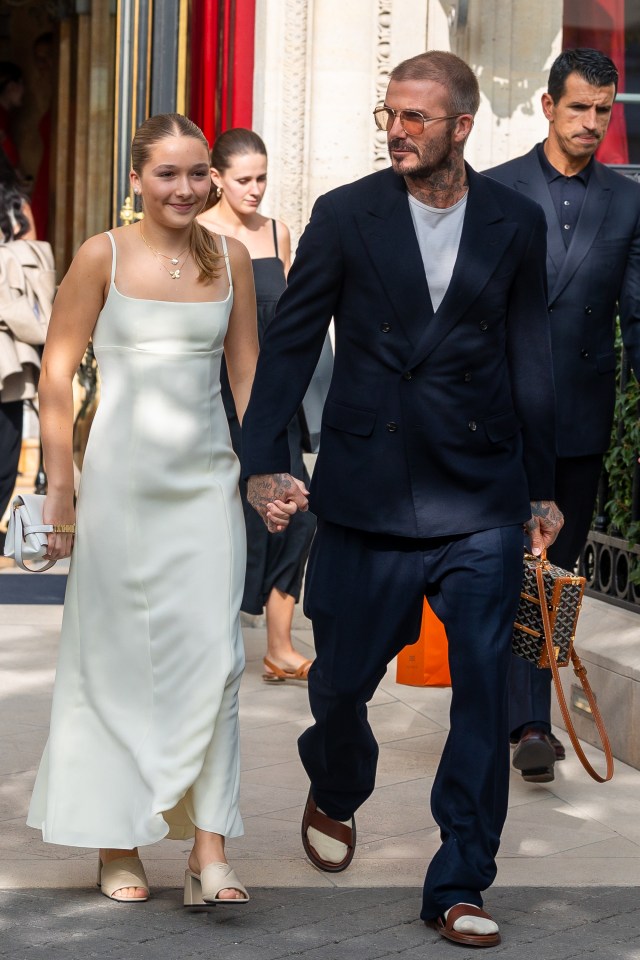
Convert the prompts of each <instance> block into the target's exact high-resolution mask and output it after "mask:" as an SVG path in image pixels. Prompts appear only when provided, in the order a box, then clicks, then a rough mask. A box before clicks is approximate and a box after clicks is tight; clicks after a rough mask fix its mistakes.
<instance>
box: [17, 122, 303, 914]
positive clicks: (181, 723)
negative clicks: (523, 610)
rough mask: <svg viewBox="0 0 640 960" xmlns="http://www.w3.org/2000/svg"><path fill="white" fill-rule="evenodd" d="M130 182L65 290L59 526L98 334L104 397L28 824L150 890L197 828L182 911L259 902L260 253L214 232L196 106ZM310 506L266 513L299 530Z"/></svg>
mask: <svg viewBox="0 0 640 960" xmlns="http://www.w3.org/2000/svg"><path fill="white" fill-rule="evenodd" d="M131 182H132V184H133V189H134V192H135V193H136V194H138V195H139V196H140V197H141V199H142V204H143V209H144V214H145V216H144V220H143V221H141V222H140V223H138V224H136V225H134V226H130V227H120V228H118V229H115V230H113V231H110V232H109V233H106V234H100V235H98V236H95V237H91V239H89V240H87V241H86V243H85V244H84V245H83V246H82V247H81V249H80V250H79V252H78V254H77V256H76V258H75V260H74V261H73V263H72V265H71V267H70V269H69V272H68V273H67V275H66V277H65V279H64V280H63V282H62V284H61V286H60V290H59V293H58V296H57V298H56V301H55V305H54V311H53V316H52V318H51V325H50V328H49V336H48V339H47V344H46V347H45V352H44V356H43V361H42V376H41V379H40V419H41V425H42V440H43V445H44V452H45V460H46V468H47V473H48V484H49V486H48V495H47V499H46V503H45V522H50V523H55V524H69V525H72V524H73V523H75V522H76V511H75V510H74V502H73V501H74V498H73V461H72V428H73V399H72V390H71V384H72V379H73V376H74V373H75V371H76V369H77V367H78V364H79V363H80V360H81V358H82V356H83V354H84V351H85V349H86V346H87V342H88V340H89V338H92V339H93V345H94V350H95V354H96V357H97V360H98V364H99V368H100V375H101V399H100V405H99V408H98V412H97V414H96V417H95V420H94V422H93V426H92V429H91V435H90V438H89V442H88V445H87V450H86V453H85V458H84V463H83V471H82V481H81V489H80V493H79V497H78V504H77V527H76V534H75V538H74V536H73V535H72V534H71V533H62V534H61V533H58V534H51V535H50V536H49V547H48V554H49V556H50V557H51V558H52V559H58V558H60V557H65V556H69V555H70V554H71V550H72V547H73V554H72V560H71V568H70V573H69V581H68V586H67V593H66V598H65V607H64V617H63V625H62V634H61V638H60V654H59V662H58V671H57V675H56V683H55V689H54V697H53V707H52V716H51V731H50V737H49V742H48V744H47V748H46V749H45V753H44V756H43V759H42V762H41V765H40V769H39V772H38V777H37V781H36V785H35V789H34V793H33V798H32V801H31V807H30V811H29V818H28V823H29V824H30V825H31V826H34V827H38V828H40V829H41V830H42V834H43V838H44V840H45V841H48V842H51V843H61V844H66V845H71V846H82V847H97V848H99V872H98V883H99V885H100V886H101V889H102V892H103V893H104V894H106V895H107V896H109V897H111V898H112V899H114V900H119V901H127V902H132V901H136V902H139V901H141V900H146V899H147V898H148V896H149V884H148V882H147V879H146V876H145V873H144V868H143V866H142V863H141V861H140V859H139V857H138V849H137V848H138V846H141V845H144V844H149V843H153V842H155V841H157V840H160V839H162V838H163V837H167V836H168V837H173V838H177V839H182V840H184V839H187V838H191V837H194V838H195V839H194V845H193V850H192V852H191V854H190V856H189V861H188V864H187V870H186V873H185V903H186V904H194V903H203V902H206V903H214V902H218V903H220V902H224V903H233V904H238V903H246V902H247V900H248V894H247V892H246V890H245V888H244V887H243V885H242V884H241V882H240V881H239V880H238V878H237V876H236V875H235V873H234V872H233V870H232V869H231V867H229V866H228V864H227V861H226V857H225V853H224V841H225V837H235V836H239V835H240V834H241V833H242V821H241V818H240V814H239V811H238V789H239V750H238V688H239V684H240V678H241V674H242V670H243V666H244V652H243V645H242V635H241V632H240V627H239V610H240V601H241V597H242V590H243V583H244V572H245V533H244V524H243V515H242V506H241V503H240V498H239V495H238V487H237V485H238V474H239V467H238V462H237V459H236V457H235V454H234V453H233V450H232V447H231V443H230V439H229V430H228V426H227V419H226V416H225V413H224V409H223V406H222V402H221V399H220V376H219V373H220V361H221V358H222V354H223V351H224V355H225V358H226V363H227V367H228V371H229V380H230V384H231V388H232V391H233V395H234V399H235V404H236V408H237V410H238V413H239V416H242V414H243V413H244V410H245V408H246V406H247V402H248V399H249V393H250V389H251V384H252V380H253V373H254V368H255V362H256V357H257V350H258V346H257V333H256V305H255V294H254V285H253V276H252V270H251V260H250V258H249V255H248V253H247V251H246V249H245V248H244V246H243V245H242V244H241V243H240V242H238V241H237V240H235V239H233V238H229V239H228V240H225V238H224V237H221V236H219V235H216V234H211V233H209V231H207V230H206V229H204V228H203V227H201V226H200V225H199V224H198V223H197V221H196V216H197V214H198V213H200V211H201V210H202V209H203V207H204V205H205V203H206V200H207V195H208V193H209V188H210V177H209V153H208V144H207V141H206V139H205V137H204V135H203V134H202V132H201V131H200V130H199V129H198V127H196V126H195V124H193V123H192V122H191V121H190V120H188V119H187V118H186V117H183V116H181V115H179V114H164V115H160V116H156V117H152V118H150V119H149V120H147V121H145V122H144V123H143V124H142V125H141V127H140V128H139V129H138V131H137V132H136V135H135V137H134V140H133V144H132V171H131ZM294 510H295V507H293V506H289V505H285V504H282V503H275V504H272V505H271V506H270V521H269V522H270V525H271V526H273V527H276V528H279V529H284V527H286V525H287V523H288V519H289V515H290V514H291V513H292V512H293V511H294Z"/></svg>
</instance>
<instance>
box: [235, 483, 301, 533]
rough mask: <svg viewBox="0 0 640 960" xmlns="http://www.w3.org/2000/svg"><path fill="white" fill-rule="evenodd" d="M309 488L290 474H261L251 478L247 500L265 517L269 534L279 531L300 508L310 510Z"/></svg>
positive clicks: (283, 528)
mask: <svg viewBox="0 0 640 960" xmlns="http://www.w3.org/2000/svg"><path fill="white" fill-rule="evenodd" d="M308 493H309V491H308V490H307V488H306V487H305V485H304V483H302V481H301V480H296V479H295V477H292V476H291V474H289V473H262V474H258V475H256V476H253V477H249V480H248V482H247V500H248V501H249V503H250V504H251V506H252V507H253V509H254V510H257V512H258V513H259V514H260V516H261V517H262V519H263V520H264V522H265V524H266V526H267V530H268V531H269V533H280V532H281V531H283V530H286V528H287V527H288V525H289V520H290V519H291V517H292V516H293V515H294V513H296V511H297V510H300V511H302V512H303V513H304V511H305V510H308V509H309V501H308V500H307V495H308Z"/></svg>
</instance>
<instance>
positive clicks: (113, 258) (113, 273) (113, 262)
mask: <svg viewBox="0 0 640 960" xmlns="http://www.w3.org/2000/svg"><path fill="white" fill-rule="evenodd" d="M105 233H106V235H107V236H108V237H109V240H111V250H112V256H111V283H112V285H113V284H114V283H115V279H116V242H115V240H114V239H113V234H112V233H111V231H110V230H105Z"/></svg>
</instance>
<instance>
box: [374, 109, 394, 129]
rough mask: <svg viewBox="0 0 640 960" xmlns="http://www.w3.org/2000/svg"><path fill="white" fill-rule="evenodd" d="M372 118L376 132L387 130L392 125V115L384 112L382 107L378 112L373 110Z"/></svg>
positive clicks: (386, 111)
mask: <svg viewBox="0 0 640 960" xmlns="http://www.w3.org/2000/svg"><path fill="white" fill-rule="evenodd" d="M373 116H374V117H375V121H376V127H377V128H378V130H388V129H389V127H390V126H391V124H392V123H393V114H392V113H389V111H388V110H385V108H384V107H381V108H380V109H379V110H374V113H373Z"/></svg>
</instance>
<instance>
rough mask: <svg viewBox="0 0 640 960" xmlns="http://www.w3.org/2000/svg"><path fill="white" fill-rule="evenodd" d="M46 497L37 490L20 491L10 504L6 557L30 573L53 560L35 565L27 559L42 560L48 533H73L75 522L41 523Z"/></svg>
mask: <svg viewBox="0 0 640 960" xmlns="http://www.w3.org/2000/svg"><path fill="white" fill-rule="evenodd" d="M44 501H45V498H44V496H42V494H38V493H23V494H21V495H20V496H19V497H16V498H15V500H14V501H13V503H12V504H11V516H10V518H9V526H8V528H7V536H6V539H5V543H4V555H5V557H11V558H12V559H14V560H15V562H16V563H17V564H18V566H19V567H22V569H23V570H27V571H28V572H29V573H42V572H43V571H44V570H49V569H50V568H51V567H52V566H53V565H54V563H55V562H56V561H55V560H47V561H45V562H44V564H43V565H41V566H38V567H28V566H27V562H31V563H37V562H39V561H41V560H44V555H45V554H46V552H47V546H48V537H47V534H49V533H75V532H76V525H75V523H57V524H55V525H54V524H52V523H44V521H43V519H42V513H43V510H44Z"/></svg>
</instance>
